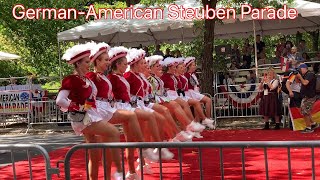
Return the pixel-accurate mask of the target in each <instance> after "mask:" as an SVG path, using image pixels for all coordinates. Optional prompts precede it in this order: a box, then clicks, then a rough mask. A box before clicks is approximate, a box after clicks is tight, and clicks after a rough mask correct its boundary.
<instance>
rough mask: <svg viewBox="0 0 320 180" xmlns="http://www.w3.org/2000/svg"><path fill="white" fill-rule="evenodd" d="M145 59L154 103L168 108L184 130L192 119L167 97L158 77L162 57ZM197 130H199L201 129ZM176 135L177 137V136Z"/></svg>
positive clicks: (146, 72)
mask: <svg viewBox="0 0 320 180" xmlns="http://www.w3.org/2000/svg"><path fill="white" fill-rule="evenodd" d="M146 60H147V61H148V66H149V68H150V73H149V72H148V70H146V71H145V74H146V76H147V77H148V81H149V82H150V84H151V86H152V88H151V89H152V92H151V93H150V94H151V98H152V99H154V101H155V102H156V103H159V104H161V105H163V106H165V107H167V108H168V109H169V110H170V113H171V114H173V115H174V116H175V117H176V118H177V120H178V121H179V122H180V124H181V126H182V129H184V130H186V127H187V125H189V124H190V123H191V121H192V120H191V119H189V117H188V116H186V114H185V112H184V111H183V109H182V107H181V106H180V105H179V104H178V103H177V102H175V101H174V100H170V99H169V98H168V97H167V94H166V92H165V89H164V82H163V81H162V80H161V79H160V77H161V76H162V68H161V65H160V64H159V62H161V61H162V60H163V57H162V56H159V55H154V56H150V57H146ZM199 131H201V129H200V130H199ZM182 133H185V132H184V131H181V132H180V133H179V134H182ZM189 133H190V132H189ZM179 134H178V135H179ZM191 134H193V133H191ZM178 135H177V137H179V136H178ZM173 140H175V141H179V138H174V139H173Z"/></svg>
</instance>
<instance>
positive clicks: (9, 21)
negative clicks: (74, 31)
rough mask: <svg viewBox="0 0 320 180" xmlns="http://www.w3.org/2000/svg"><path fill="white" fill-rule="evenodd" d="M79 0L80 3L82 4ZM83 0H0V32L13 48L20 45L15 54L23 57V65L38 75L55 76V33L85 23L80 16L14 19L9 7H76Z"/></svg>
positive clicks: (79, 7) (57, 66)
mask: <svg viewBox="0 0 320 180" xmlns="http://www.w3.org/2000/svg"><path fill="white" fill-rule="evenodd" d="M81 3H82V4H81ZM84 3H85V1H76V2H75V1H61V0H59V1H28V0H19V1H15V2H14V3H13V2H12V1H10V0H9V1H4V0H3V1H1V6H0V12H1V18H0V24H1V25H3V27H5V29H4V30H3V32H2V35H4V36H5V37H6V38H9V39H10V41H11V42H12V43H13V44H12V45H14V46H15V47H23V51H17V52H16V53H17V54H19V55H20V56H22V57H23V60H24V65H25V66H29V67H31V68H29V69H28V70H29V71H31V72H33V73H35V74H37V75H44V76H48V75H58V74H57V72H59V63H58V59H59V58H58V52H59V51H58V45H57V33H58V32H60V31H64V30H67V29H69V28H72V27H75V26H77V25H80V24H83V23H85V20H84V19H83V18H79V19H76V20H48V19H45V20H43V19H41V18H40V19H39V20H28V19H23V20H16V19H15V18H14V17H13V14H12V9H13V6H14V5H15V4H22V5H24V7H25V8H26V9H27V8H41V7H43V8H76V9H81V8H82V6H83V5H84Z"/></svg>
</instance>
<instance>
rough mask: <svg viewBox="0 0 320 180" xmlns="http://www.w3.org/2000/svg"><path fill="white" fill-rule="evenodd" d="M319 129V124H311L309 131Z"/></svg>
mask: <svg viewBox="0 0 320 180" xmlns="http://www.w3.org/2000/svg"><path fill="white" fill-rule="evenodd" d="M318 127H319V124H318V123H315V124H312V125H311V129H312V130H314V129H317V128H318Z"/></svg>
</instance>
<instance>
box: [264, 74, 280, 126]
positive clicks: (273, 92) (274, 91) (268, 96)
mask: <svg viewBox="0 0 320 180" xmlns="http://www.w3.org/2000/svg"><path fill="white" fill-rule="evenodd" d="M278 86H279V80H277V79H276V74H275V72H274V70H273V68H270V69H268V73H267V74H265V75H264V77H263V79H262V81H261V83H260V86H259V89H260V90H262V91H263V92H262V93H263V94H262V97H261V101H260V114H261V115H262V116H263V118H264V122H265V126H264V128H263V129H270V128H269V118H273V117H274V118H275V121H276V127H275V129H276V130H278V129H280V115H281V103H280V100H279V93H278Z"/></svg>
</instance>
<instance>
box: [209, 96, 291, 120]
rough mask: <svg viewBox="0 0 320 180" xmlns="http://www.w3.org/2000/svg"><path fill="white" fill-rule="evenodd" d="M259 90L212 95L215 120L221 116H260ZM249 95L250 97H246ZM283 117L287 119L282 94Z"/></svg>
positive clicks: (221, 117) (286, 103)
mask: <svg viewBox="0 0 320 180" xmlns="http://www.w3.org/2000/svg"><path fill="white" fill-rule="evenodd" d="M259 93H260V91H246V92H223V93H216V94H215V95H214V96H213V113H214V118H215V121H216V122H217V120H218V119H223V118H245V117H262V116H261V115H260V97H259ZM249 96H250V98H248V97H249ZM282 105H283V119H282V123H283V126H285V124H286V121H287V118H288V117H287V107H288V98H287V95H285V94H282Z"/></svg>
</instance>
